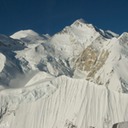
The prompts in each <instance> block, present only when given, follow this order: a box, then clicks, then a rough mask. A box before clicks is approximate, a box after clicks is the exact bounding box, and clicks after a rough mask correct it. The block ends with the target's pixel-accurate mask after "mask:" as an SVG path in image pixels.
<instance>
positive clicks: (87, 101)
mask: <svg viewBox="0 0 128 128" xmlns="http://www.w3.org/2000/svg"><path fill="white" fill-rule="evenodd" d="M40 75H41V76H42V77H43V76H44V74H40V73H38V74H36V76H35V77H34V78H32V79H33V80H32V81H30V82H29V87H25V88H21V89H16V90H6V91H5V90H4V91H2V92H1V94H0V99H1V101H2V102H1V104H0V105H1V106H0V108H1V110H2V111H1V123H2V122H8V124H9V126H10V127H13V128H23V127H24V128H30V127H36V128H41V127H45V128H56V127H61V128H69V126H74V127H75V128H76V127H79V128H88V127H89V128H90V127H94V128H112V126H113V124H116V123H118V122H124V121H128V116H127V112H128V109H127V108H128V100H127V98H128V95H127V94H122V93H118V92H115V91H111V90H109V89H107V88H106V87H105V86H97V85H96V84H94V83H92V82H88V81H86V80H78V79H71V78H68V77H65V76H61V77H58V78H56V79H54V78H50V79H47V77H45V78H46V81H45V80H41V76H40ZM4 108H5V109H4ZM17 122H18V123H17Z"/></svg>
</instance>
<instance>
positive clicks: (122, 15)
mask: <svg viewBox="0 0 128 128" xmlns="http://www.w3.org/2000/svg"><path fill="white" fill-rule="evenodd" d="M79 18H83V19H84V20H85V21H87V22H89V23H92V24H94V25H95V26H97V27H99V28H101V29H105V30H106V29H110V30H112V31H114V32H116V33H119V34H120V33H122V32H124V31H128V0H0V33H2V34H6V35H11V34H12V33H14V32H16V31H19V30H24V29H33V30H35V31H36V32H38V33H40V34H43V33H44V34H45V33H49V34H51V35H52V34H54V33H56V32H58V31H60V30H61V29H62V28H63V27H64V26H66V25H70V24H71V23H72V22H73V21H75V20H76V19H79Z"/></svg>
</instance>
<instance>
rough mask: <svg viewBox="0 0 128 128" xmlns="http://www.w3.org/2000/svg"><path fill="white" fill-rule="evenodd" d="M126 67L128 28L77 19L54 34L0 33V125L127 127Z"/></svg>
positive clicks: (14, 127) (20, 127) (22, 127)
mask: <svg viewBox="0 0 128 128" xmlns="http://www.w3.org/2000/svg"><path fill="white" fill-rule="evenodd" d="M127 69H128V33H127V32H125V33H123V34H122V35H118V34H115V33H114V32H111V31H110V30H107V31H104V30H101V29H98V28H97V27H95V26H93V25H92V24H89V23H86V22H84V21H83V20H81V19H80V20H77V21H75V22H74V23H73V24H71V25H70V26H67V27H65V28H64V29H63V30H62V31H61V32H58V33H56V34H55V35H53V36H49V35H48V34H46V35H41V34H38V33H36V32H34V31H33V30H21V31H19V32H16V33H14V34H13V35H11V36H10V37H8V36H5V35H0V126H2V125H5V124H6V125H8V126H9V128H112V126H113V125H114V128H116V126H118V127H120V128H126V127H128V123H127V121H128V116H127V115H128V114H127V112H128V79H127V78H128V72H127ZM121 122H125V123H121ZM117 123H120V124H118V125H117Z"/></svg>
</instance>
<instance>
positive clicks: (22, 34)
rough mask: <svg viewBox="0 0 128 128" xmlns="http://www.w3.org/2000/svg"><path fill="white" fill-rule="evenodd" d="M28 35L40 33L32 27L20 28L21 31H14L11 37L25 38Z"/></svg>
mask: <svg viewBox="0 0 128 128" xmlns="http://www.w3.org/2000/svg"><path fill="white" fill-rule="evenodd" d="M27 36H38V33H36V32H34V31H33V30H31V29H28V30H20V31H18V32H16V33H14V34H13V35H11V36H10V37H11V38H13V39H21V38H25V37H27Z"/></svg>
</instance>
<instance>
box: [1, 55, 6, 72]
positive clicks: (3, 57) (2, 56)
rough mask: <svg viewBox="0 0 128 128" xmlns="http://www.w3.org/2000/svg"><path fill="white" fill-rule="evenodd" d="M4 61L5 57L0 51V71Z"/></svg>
mask: <svg viewBox="0 0 128 128" xmlns="http://www.w3.org/2000/svg"><path fill="white" fill-rule="evenodd" d="M5 62H6V57H5V56H4V55H3V54H2V53H0V72H1V71H2V70H3V68H4V66H5Z"/></svg>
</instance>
